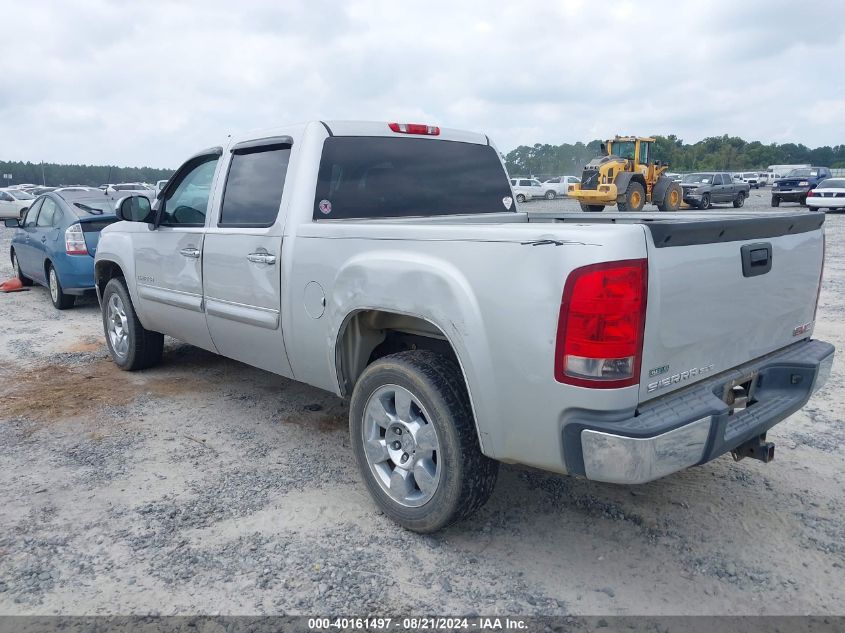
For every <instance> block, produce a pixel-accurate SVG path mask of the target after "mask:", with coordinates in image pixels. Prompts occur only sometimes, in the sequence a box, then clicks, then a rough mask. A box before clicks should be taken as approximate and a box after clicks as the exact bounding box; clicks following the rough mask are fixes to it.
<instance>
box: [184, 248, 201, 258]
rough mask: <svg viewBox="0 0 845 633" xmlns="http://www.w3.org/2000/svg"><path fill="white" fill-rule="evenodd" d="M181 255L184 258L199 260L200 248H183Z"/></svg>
mask: <svg viewBox="0 0 845 633" xmlns="http://www.w3.org/2000/svg"><path fill="white" fill-rule="evenodd" d="M179 254H180V255H182V256H184V257H190V258H192V259H199V256H200V250H199V249H198V248H194V247H193V246H188V247H187V248H183V249H182V250H180V251H179Z"/></svg>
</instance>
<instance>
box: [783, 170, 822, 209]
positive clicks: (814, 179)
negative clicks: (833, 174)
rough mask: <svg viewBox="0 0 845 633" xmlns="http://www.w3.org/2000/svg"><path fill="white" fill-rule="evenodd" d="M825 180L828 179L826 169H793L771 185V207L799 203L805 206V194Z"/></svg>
mask: <svg viewBox="0 0 845 633" xmlns="http://www.w3.org/2000/svg"><path fill="white" fill-rule="evenodd" d="M825 178H830V169H828V168H827V167H800V168H798V169H793V170H792V171H791V172H789V173H788V174H787V175H786V177H785V178H778V179H777V180H775V182H774V183H772V206H773V207H777V206H780V203H781V202H800V203H801V204H803V205H805V206H806V204H807V192H808V191H809V190H810V189H815V188H816V185H818V184H819V183H820V182H821V181H822V180H824V179H825Z"/></svg>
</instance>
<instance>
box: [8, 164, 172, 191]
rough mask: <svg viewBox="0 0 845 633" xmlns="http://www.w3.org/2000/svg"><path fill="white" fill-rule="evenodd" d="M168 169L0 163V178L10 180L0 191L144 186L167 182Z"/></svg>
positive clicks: (169, 172)
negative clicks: (126, 184)
mask: <svg viewBox="0 0 845 633" xmlns="http://www.w3.org/2000/svg"><path fill="white" fill-rule="evenodd" d="M172 173H173V170H172V169H155V168H153V167H116V166H114V165H62V164H58V163H31V162H22V161H0V174H12V179H11V180H8V179H5V178H0V187H5V186H8V185H15V184H22V183H32V184H36V185H46V186H48V187H59V186H62V185H89V186H91V187H98V186H99V185H102V184H106V183H117V182H148V183H152V184H155V182H156V181H157V180H164V179H166V178H170V175H171V174H172Z"/></svg>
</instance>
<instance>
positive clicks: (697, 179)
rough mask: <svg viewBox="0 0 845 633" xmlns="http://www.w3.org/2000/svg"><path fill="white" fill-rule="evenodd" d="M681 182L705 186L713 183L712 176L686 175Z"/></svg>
mask: <svg viewBox="0 0 845 633" xmlns="http://www.w3.org/2000/svg"><path fill="white" fill-rule="evenodd" d="M681 182H700V183H702V184H705V185H706V184H707V183H710V182H713V174H687V175H686V176H684V179H683V180H682V181H681Z"/></svg>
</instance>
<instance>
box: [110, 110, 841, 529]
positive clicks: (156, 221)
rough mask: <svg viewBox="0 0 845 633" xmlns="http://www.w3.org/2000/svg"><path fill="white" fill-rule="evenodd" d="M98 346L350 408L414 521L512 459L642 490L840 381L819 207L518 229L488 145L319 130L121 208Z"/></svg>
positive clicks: (401, 127)
mask: <svg viewBox="0 0 845 633" xmlns="http://www.w3.org/2000/svg"><path fill="white" fill-rule="evenodd" d="M117 212H118V215H119V217H120V218H121V219H122V220H125V221H122V222H118V223H115V224H113V225H111V226H109V227H107V228H106V229H104V230H103V232H102V237H101V239H100V243H99V248H98V249H97V256H96V272H95V276H96V285H97V292H98V296H99V299H100V304H101V306H102V315H103V325H104V329H105V335H106V339H107V341H108V347H109V350H110V351H111V354H112V357H113V359H114V361H115V363H116V364H117V365H118V366H119V367H121V368H123V369H126V370H137V369H144V368H148V367H152V366H153V365H155V364H156V363H157V362H158V361H159V360H160V358H161V355H162V341H163V335H165V334H167V335H169V336H173V337H176V338H178V339H181V340H182V341H186V342H187V343H190V344H192V345H196V346H198V347H201V348H204V349H206V350H210V351H212V352H216V353H219V354H222V355H224V356H227V357H230V358H234V359H237V360H239V361H243V362H245V363H248V364H250V365H254V366H256V367H260V368H262V369H265V370H267V371H271V372H275V373H277V374H280V375H282V376H286V377H289V378H292V379H295V380H299V381H302V382H305V383H308V384H310V385H314V386H316V387H319V388H322V389H326V390H328V391H331V392H333V393H335V394H337V395H339V396H342V397H346V398H349V399H350V404H349V426H350V432H351V441H352V447H353V451H354V453H355V458H356V460H357V462H358V465H359V468H360V471H361V475H362V478H363V479H364V481H365V483H366V485H367V487H368V489H369V491H370V493H371V494H372V496H373V498H374V499H375V501H376V502H377V504H378V505H379V506H380V507H381V508H382V509H383V510H384V512H385V513H387V514H388V515H389V516H390V517H392V518H393V519H395V520H396V521H397V522H399V523H400V524H401V525H403V526H406V527H407V528H410V529H412V530H417V531H421V532H427V531H433V530H437V529H439V528H442V527H443V526H445V525H448V524H449V523H451V522H453V521H455V520H457V519H459V518H462V517H465V516H467V515H469V514H470V513H472V512H473V511H474V510H475V509H477V508H478V507H480V506H481V505H482V504H483V503H484V502H485V501H486V500H487V498H488V497H489V495H490V494H491V491H492V490H493V486H494V484H495V480H496V475H497V468H498V462H510V463H521V464H527V465H530V466H534V467H537V468H542V469H546V470H550V471H555V472H558V473H568V474H571V475H579V476H584V477H587V478H589V479H592V480H596V481H604V482H616V483H623V484H634V483H643V482H647V481H651V480H653V479H656V478H659V477H663V476H665V475H668V474H670V473H673V472H676V471H678V470H680V469H683V468H687V467H689V466H694V465H696V464H702V463H704V462H707V461H709V460H712V459H714V458H716V457H718V456H720V455H723V454H725V453H727V452H732V453H733V454H734V456H735V457H736V458H742V457H752V458H756V459H761V460H763V461H769V460H770V459H771V458H772V456H773V446H772V445H771V444H770V443H768V442H767V441H766V432H767V431H768V430H769V429H770V428H771V427H772V426H774V425H775V424H777V423H778V422H780V421H781V420H783V419H785V418H786V417H788V416H789V415H790V414H792V413H794V412H795V411H797V410H798V409H800V408H801V407H802V406H803V405H804V404H805V403H806V402H807V400H808V399H809V398H810V396H811V394H812V393H813V392H814V391H815V390H816V389H818V388H819V387H820V386H821V385H822V384H823V383H824V381H825V380H826V378H827V376H828V374H829V372H830V368H831V364H832V361H833V353H834V349H833V346H831V345H829V344H828V343H824V342H821V341H817V340H813V339H812V338H811V337H812V333H813V326H814V320H815V313H816V304H817V301H818V293H819V289H820V284H821V275H822V268H823V259H824V233H823V224H824V219H825V216H824V214H821V213H807V212H802V213H800V214H791V213H777V212H775V213H766V214H760V213H754V214H751V213H742V212H737V211H731V212H716V213H713V212H711V213H707V214H699V213H675V214H669V213H664V214H660V213H656V214H625V213H594V214H591V213H571V214H543V215H540V214H538V215H528V214H526V213H524V212H522V211H520V208H519V207H518V206H517V205H516V203H515V201H514V195H513V192H512V190H511V187H510V184H509V181H508V176H507V173H506V171H505V168H504V166H503V164H502V162H501V159H500V155H499V153H498V151H497V150H496V148H495V147H494V146H493V145H492V143H491V142H490V140H489V139H488V138H487V137H486V136H485V135H483V134H475V133H470V132H463V131H457V130H450V129H442V128H438V127H434V126H429V125H413V124H399V123H390V124H388V123H356V122H321V121H316V122H311V123H307V124H302V125H294V126H290V127H284V128H279V129H273V130H270V131H263V132H261V133H255V134H252V135H248V136H245V137H242V138H237V139H231V140H229V141H227V142H226V144H225V145H224V146H221V147H213V148H210V149H207V150H205V151H203V152H200V153H198V154H197V155H196V156H193V157H192V158H190V159H189V160H188V161H187V162H186V163H185V164H184V165H182V166H181V167H180V168H179V169H178V170H177V171H176V173H175V174H174V175H173V177H172V178H171V179H170V180H169V181H168V182H167V185H166V186H165V188H164V189H163V190H162V191H161V192H160V194H159V195H158V196H157V198H156V200H155V201H154V203H153V204H152V205H150V203H149V200H148V199H147V198H146V197H127V198H124V199H122V200H121V201H120V202H119V203H118V208H117Z"/></svg>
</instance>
